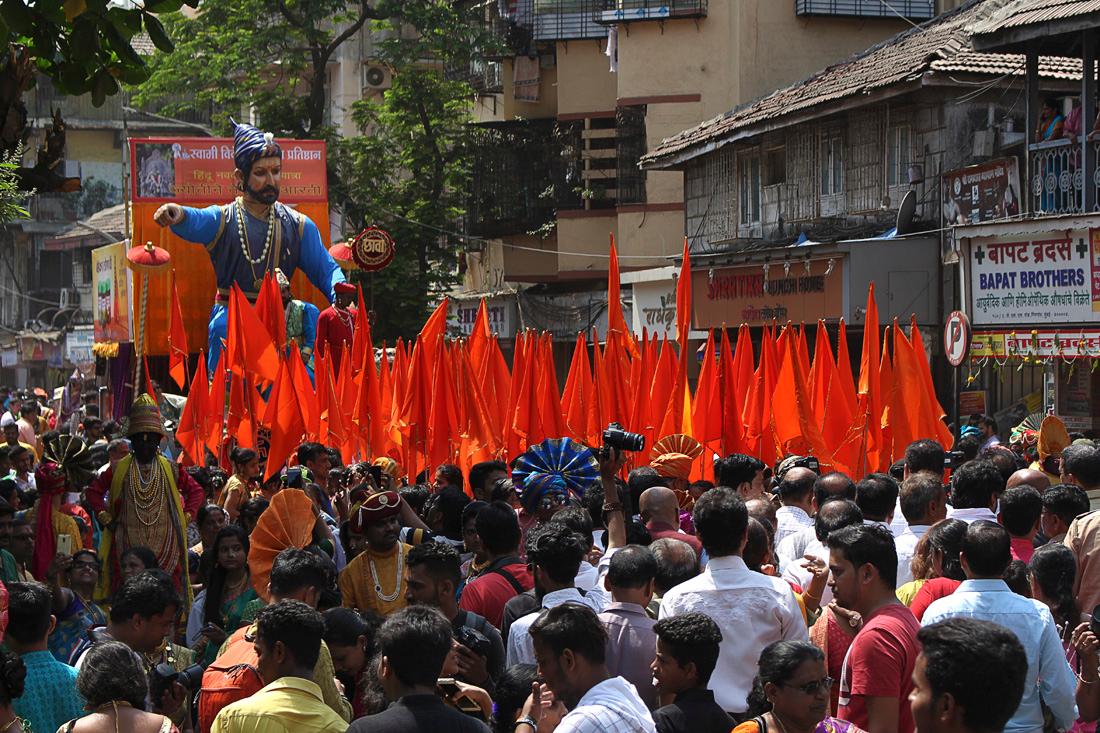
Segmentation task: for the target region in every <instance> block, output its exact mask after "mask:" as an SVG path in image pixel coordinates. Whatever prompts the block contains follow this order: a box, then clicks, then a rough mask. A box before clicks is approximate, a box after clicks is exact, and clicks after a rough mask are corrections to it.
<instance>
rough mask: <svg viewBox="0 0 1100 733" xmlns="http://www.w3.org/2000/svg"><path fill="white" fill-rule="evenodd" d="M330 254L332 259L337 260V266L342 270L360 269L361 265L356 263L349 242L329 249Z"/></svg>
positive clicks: (339, 243)
mask: <svg viewBox="0 0 1100 733" xmlns="http://www.w3.org/2000/svg"><path fill="white" fill-rule="evenodd" d="M328 253H329V254H330V255H331V256H332V259H334V260H336V264H338V265H339V266H340V269H341V270H358V269H359V265H358V264H357V263H356V262H355V257H354V255H353V254H352V251H351V247H350V246H348V243H347V242H337V243H336V244H334V245H332V246H331V247H329V248H328Z"/></svg>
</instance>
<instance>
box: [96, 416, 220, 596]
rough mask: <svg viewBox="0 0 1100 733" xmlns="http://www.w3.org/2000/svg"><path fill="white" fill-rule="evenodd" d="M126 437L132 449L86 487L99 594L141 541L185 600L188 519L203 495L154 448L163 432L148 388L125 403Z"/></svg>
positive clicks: (114, 583) (108, 589)
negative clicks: (95, 522)
mask: <svg viewBox="0 0 1100 733" xmlns="http://www.w3.org/2000/svg"><path fill="white" fill-rule="evenodd" d="M127 437H128V438H129V439H130V445H131V449H132V450H133V453H131V454H130V455H128V456H126V457H125V458H123V459H122V460H120V461H119V462H118V464H117V465H116V466H115V467H114V468H108V469H107V470H106V471H104V472H103V473H102V474H101V475H100V476H99V477H97V478H96V479H95V481H93V482H92V484H91V486H90V487H89V488H88V493H87V498H88V504H90V505H91V507H92V509H93V510H94V511H95V513H96V516H97V517H98V518H99V521H100V524H101V525H103V536H102V538H101V539H100V544H99V557H100V560H101V562H102V563H103V571H102V572H101V573H100V578H99V596H100V597H105V596H107V595H109V594H110V593H113V592H114V591H115V589H116V588H117V587H118V585H119V582H120V580H119V577H120V576H119V571H120V567H119V558H120V557H121V556H122V554H123V553H124V552H126V550H128V549H130V548H131V547H136V546H139V545H143V546H145V547H148V548H149V549H151V550H152V551H153V553H154V554H155V555H156V556H157V564H158V565H159V566H160V567H161V568H162V569H163V570H164V571H166V572H167V573H168V574H169V575H171V576H172V579H173V581H175V584H176V589H177V590H178V591H180V593H184V592H186V593H187V598H188V601H190V595H191V584H190V582H189V579H188V577H187V525H188V523H189V522H190V521H191V518H192V517H193V516H195V515H196V514H197V512H198V510H199V508H200V507H201V506H202V504H203V501H204V499H205V495H204V493H203V490H202V487H201V486H199V484H198V483H197V482H196V481H195V480H194V479H193V478H191V476H190V474H188V473H187V472H186V471H182V470H180V468H179V465H178V464H176V463H172V462H171V461H169V460H168V459H167V458H165V457H164V456H162V455H160V454H159V453H158V450H157V449H158V447H159V446H160V442H161V440H163V439H164V437H165V432H164V425H163V424H162V422H161V417H160V410H158V409H157V406H156V404H155V403H154V402H153V400H152V398H151V397H149V395H147V394H143V395H141V396H140V397H138V399H137V400H136V401H135V402H134V405H133V407H132V408H131V409H130V429H129V431H128V433H127Z"/></svg>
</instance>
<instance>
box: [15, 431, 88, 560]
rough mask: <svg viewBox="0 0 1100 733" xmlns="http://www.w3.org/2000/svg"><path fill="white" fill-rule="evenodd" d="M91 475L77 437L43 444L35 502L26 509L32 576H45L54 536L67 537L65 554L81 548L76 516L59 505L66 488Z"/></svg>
mask: <svg viewBox="0 0 1100 733" xmlns="http://www.w3.org/2000/svg"><path fill="white" fill-rule="evenodd" d="M91 475H92V472H91V454H90V453H89V452H88V448H87V446H85V445H84V441H82V440H81V439H80V438H73V437H63V438H55V439H54V440H52V441H50V442H49V443H47V444H46V446H45V449H44V452H43V456H42V463H40V464H39V466H38V469H37V470H36V471H35V474H34V478H35V486H36V488H37V489H38V503H37V504H36V505H35V506H34V508H33V509H31V510H30V511H29V512H27V521H28V522H29V523H30V524H31V526H33V527H34V528H35V531H34V560H33V562H32V572H33V573H34V576H35V577H36V578H45V577H46V571H47V569H48V568H49V567H50V563H52V562H53V559H54V556H55V555H56V554H57V547H58V542H57V538H58V537H61V536H62V535H67V536H68V537H69V548H70V549H69V552H68V553H67V554H70V555H71V554H73V553H74V552H77V551H79V550H82V549H84V541H83V537H81V534H80V528H79V527H78V526H77V523H76V520H75V519H73V518H72V517H71V516H70V515H69V514H67V513H66V512H64V511H62V508H61V505H62V499H63V498H64V496H65V493H66V490H68V491H72V490H73V489H78V488H79V487H81V486H83V485H85V484H86V483H87V480H88V479H89V478H90V477H91Z"/></svg>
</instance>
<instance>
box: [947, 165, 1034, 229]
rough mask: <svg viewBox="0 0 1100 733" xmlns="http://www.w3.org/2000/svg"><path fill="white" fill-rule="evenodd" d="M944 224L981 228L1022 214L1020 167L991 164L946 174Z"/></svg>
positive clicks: (973, 166)
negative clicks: (984, 223)
mask: <svg viewBox="0 0 1100 733" xmlns="http://www.w3.org/2000/svg"><path fill="white" fill-rule="evenodd" d="M943 199H944V202H943V222H944V224H946V225H947V226H952V225H958V224H980V223H982V222H985V221H995V220H997V219H1005V218H1007V217H1012V216H1019V214H1020V167H1019V165H1018V164H1017V162H1016V159H1015V158H1004V159H1002V160H991V161H989V162H988V163H982V164H981V165H972V166H969V167H967V168H960V169H959V170H953V171H948V172H947V173H944V174H943Z"/></svg>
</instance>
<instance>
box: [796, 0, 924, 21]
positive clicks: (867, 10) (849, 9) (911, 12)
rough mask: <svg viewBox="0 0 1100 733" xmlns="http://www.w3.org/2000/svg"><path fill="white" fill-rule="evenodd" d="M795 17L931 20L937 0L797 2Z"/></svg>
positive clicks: (830, 0)
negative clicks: (831, 16)
mask: <svg viewBox="0 0 1100 733" xmlns="http://www.w3.org/2000/svg"><path fill="white" fill-rule="evenodd" d="M794 12H795V15H839V16H850V17H854V18H896V17H898V16H899V15H900V16H901V17H903V18H908V19H909V20H929V19H931V18H934V17H936V3H935V0H795V4H794Z"/></svg>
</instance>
